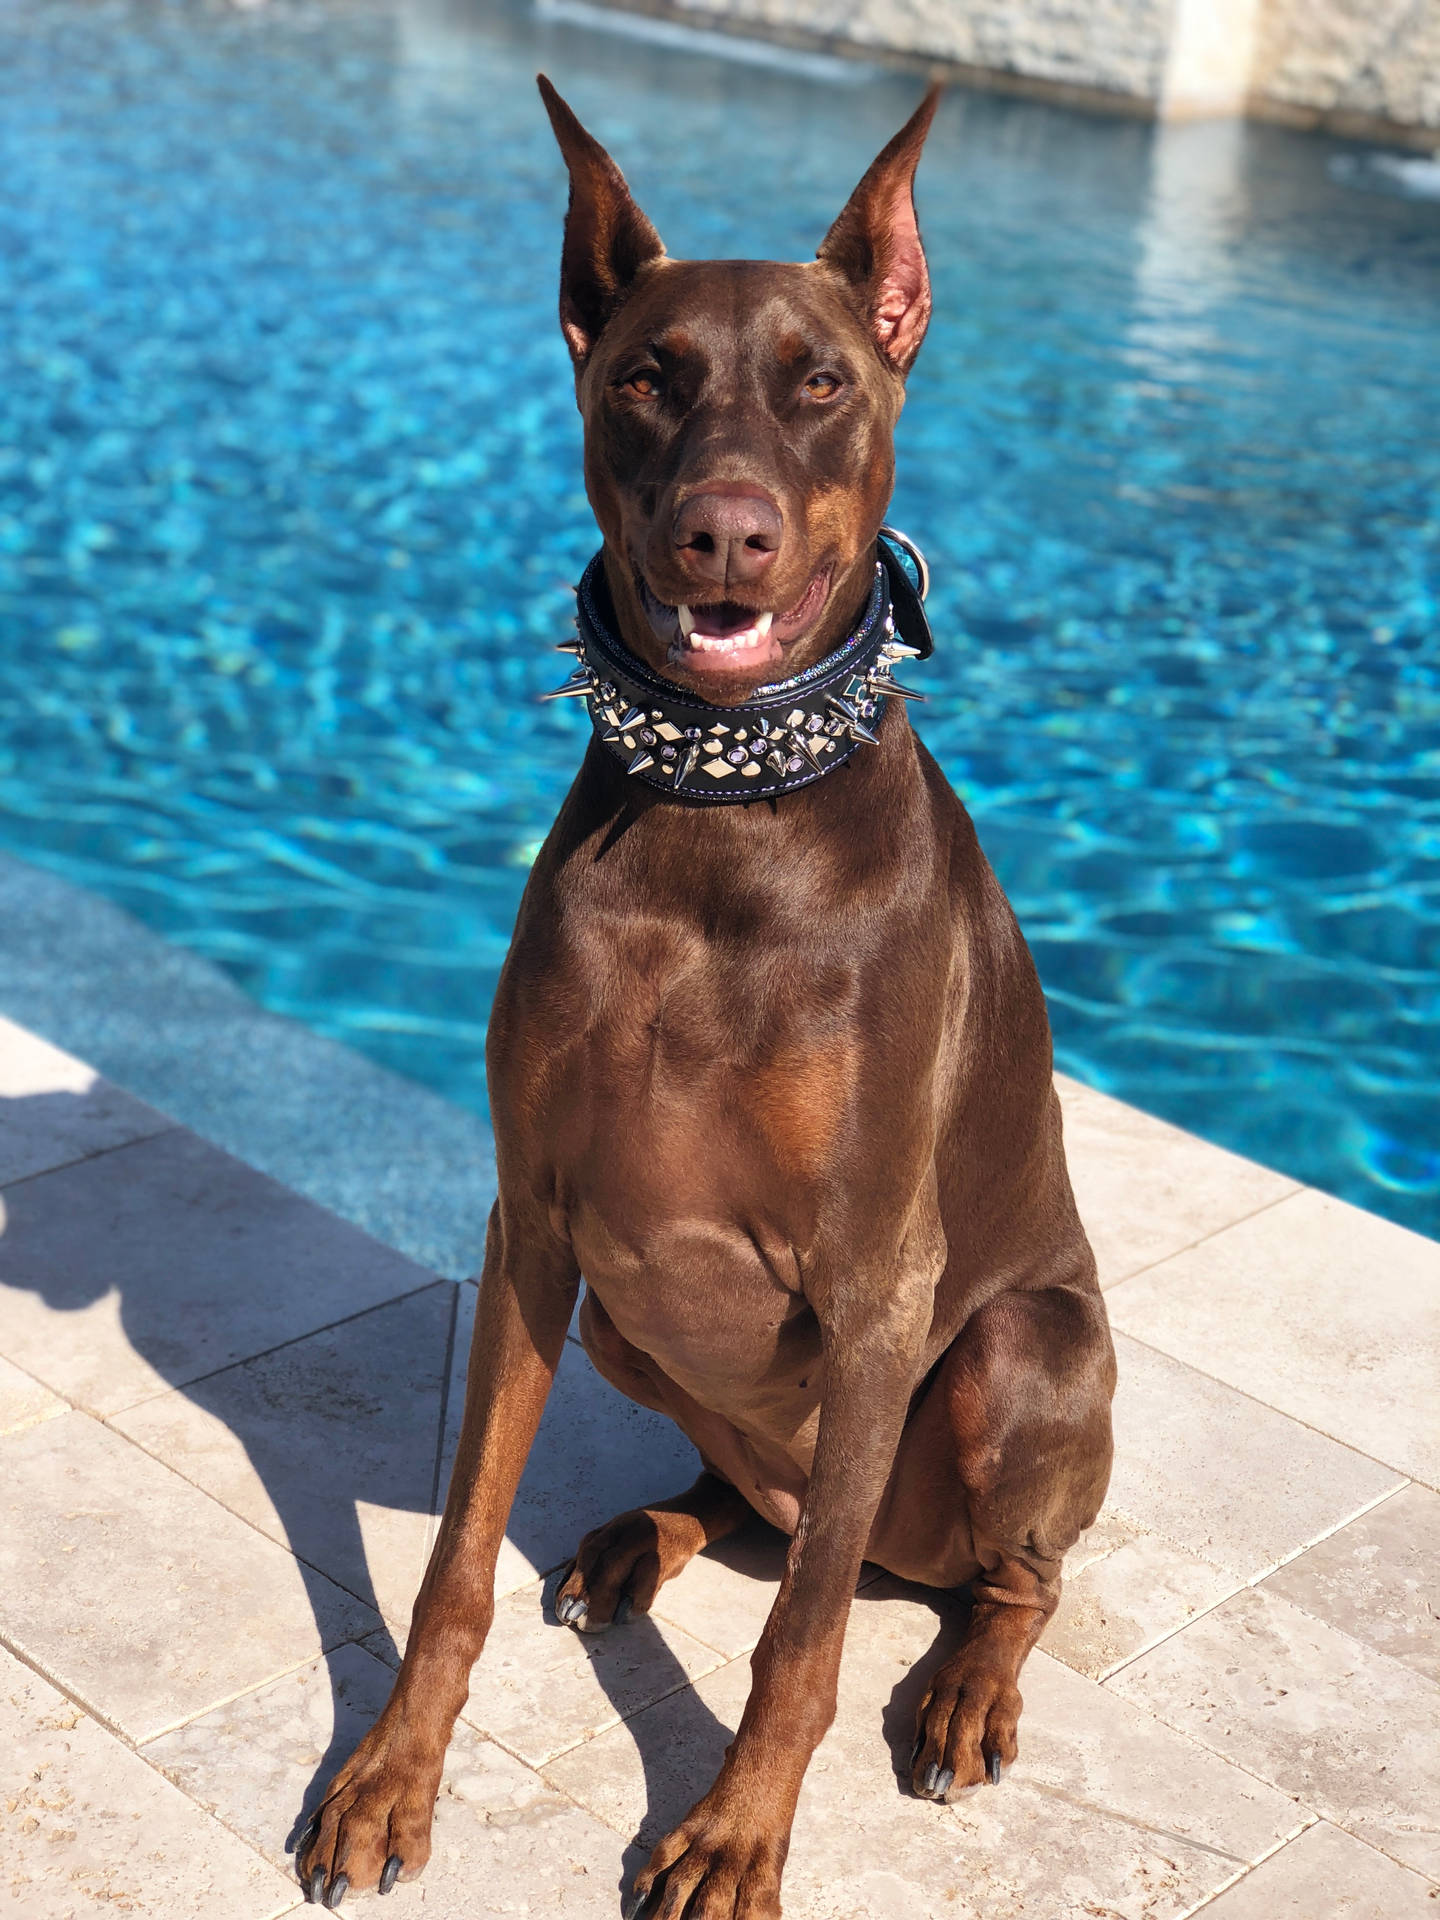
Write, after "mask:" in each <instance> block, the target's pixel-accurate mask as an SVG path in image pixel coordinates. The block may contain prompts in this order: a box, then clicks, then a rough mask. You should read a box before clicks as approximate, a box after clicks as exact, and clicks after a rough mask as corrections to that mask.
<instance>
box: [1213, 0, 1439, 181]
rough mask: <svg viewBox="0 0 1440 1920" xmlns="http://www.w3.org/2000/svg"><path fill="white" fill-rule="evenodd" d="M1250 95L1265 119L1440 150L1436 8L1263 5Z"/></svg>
mask: <svg viewBox="0 0 1440 1920" xmlns="http://www.w3.org/2000/svg"><path fill="white" fill-rule="evenodd" d="M1250 92H1251V99H1252V103H1253V104H1254V106H1255V107H1257V108H1258V109H1259V110H1260V111H1261V112H1264V111H1266V110H1267V109H1273V110H1276V111H1278V112H1280V113H1281V114H1282V115H1283V116H1284V117H1286V118H1291V117H1293V118H1296V119H1299V120H1301V121H1302V122H1313V123H1318V124H1321V125H1328V126H1330V127H1333V128H1334V129H1335V130H1336V131H1337V132H1342V133H1344V132H1351V131H1353V132H1357V133H1365V132H1371V131H1379V130H1383V126H1384V124H1385V123H1391V124H1393V125H1395V126H1396V127H1400V128H1405V129H1408V130H1410V131H1411V132H1412V133H1414V134H1425V133H1429V134H1431V135H1432V136H1433V137H1432V139H1431V140H1430V141H1429V144H1430V145H1432V146H1440V0H1263V4H1262V7H1261V11H1260V19H1259V22H1258V30H1257V33H1256V45H1255V60H1254V66H1253V69H1252V73H1251V81H1250Z"/></svg>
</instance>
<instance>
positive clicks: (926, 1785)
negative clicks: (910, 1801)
mask: <svg viewBox="0 0 1440 1920" xmlns="http://www.w3.org/2000/svg"><path fill="white" fill-rule="evenodd" d="M939 1778H940V1768H939V1766H938V1765H937V1763H936V1762H935V1761H934V1760H932V1761H931V1762H930V1764H929V1766H928V1767H927V1768H926V1769H925V1778H924V1779H923V1780H922V1781H921V1782H920V1791H921V1792H922V1793H923V1794H924V1795H925V1797H926V1798H927V1799H929V1798H931V1797H932V1796H933V1795H934V1792H935V1782H936V1781H937V1780H938V1779H939Z"/></svg>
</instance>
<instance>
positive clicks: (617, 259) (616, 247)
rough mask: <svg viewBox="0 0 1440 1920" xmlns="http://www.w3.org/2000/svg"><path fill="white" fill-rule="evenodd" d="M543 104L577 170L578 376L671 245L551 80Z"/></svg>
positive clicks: (572, 258)
mask: <svg viewBox="0 0 1440 1920" xmlns="http://www.w3.org/2000/svg"><path fill="white" fill-rule="evenodd" d="M536 79H537V82H538V84H539V87H540V97H541V99H542V100H543V101H544V102H545V111H546V112H547V113H548V114H549V116H550V124H551V126H552V127H553V128H554V129H555V138H556V139H557V140H558V141H559V143H560V151H561V153H562V154H563V155H564V156H565V164H566V166H567V167H568V168H569V169H570V205H569V208H568V210H567V212H566V215H565V247H564V251H563V252H562V254H561V256H560V330H561V332H562V333H563V334H564V335H565V340H566V344H567V345H568V346H569V348H570V357H571V359H572V360H573V361H574V362H575V365H576V367H577V369H578V368H579V367H581V366H583V365H584V363H585V361H586V360H587V359H588V358H589V355H590V349H591V348H592V347H593V346H594V344H595V342H596V341H597V340H598V339H599V337H600V334H601V332H602V330H603V329H604V326H605V323H606V321H607V320H608V319H609V318H610V316H611V315H612V314H613V313H614V312H615V309H616V308H617V307H618V306H619V305H620V302H621V301H622V300H623V299H624V297H625V295H626V293H627V292H628V291H629V289H630V284H631V282H632V281H633V280H634V278H635V276H636V274H637V273H638V272H639V271H640V269H641V267H643V266H644V265H645V264H646V263H647V262H648V261H651V260H658V259H660V258H661V257H662V256H663V254H664V252H665V247H664V243H663V242H662V241H661V238H660V236H659V234H658V233H657V232H656V231H655V229H654V227H652V226H651V224H650V222H649V221H648V220H647V219H646V218H645V216H644V214H643V213H642V212H641V211H640V209H639V207H637V206H636V204H635V202H634V201H633V200H632V199H631V197H630V189H629V187H627V186H626V184H625V176H624V174H622V173H621V171H620V169H619V168H618V167H617V166H616V164H615V162H614V161H613V160H612V159H611V158H610V156H609V154H608V153H607V152H606V151H605V149H604V147H602V146H601V144H600V142H599V141H598V140H597V139H596V138H595V137H594V135H593V134H589V133H587V132H586V131H585V129H584V127H582V126H581V124H580V122H579V121H578V120H577V119H576V118H575V115H574V114H573V113H572V112H571V110H570V108H569V106H568V105H567V104H566V103H565V101H563V100H562V99H561V98H560V95H559V94H558V93H557V92H556V91H555V89H554V87H552V86H551V84H550V82H549V81H548V80H547V79H546V78H545V76H544V74H543V73H542V74H537V76H536Z"/></svg>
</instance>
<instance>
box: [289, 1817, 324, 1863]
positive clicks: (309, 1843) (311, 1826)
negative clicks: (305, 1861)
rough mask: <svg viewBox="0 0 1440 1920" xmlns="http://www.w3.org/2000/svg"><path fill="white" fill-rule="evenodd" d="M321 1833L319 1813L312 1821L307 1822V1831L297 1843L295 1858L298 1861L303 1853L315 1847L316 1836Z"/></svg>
mask: <svg viewBox="0 0 1440 1920" xmlns="http://www.w3.org/2000/svg"><path fill="white" fill-rule="evenodd" d="M319 1831H320V1816H319V1814H318V1813H317V1814H316V1815H314V1817H313V1818H312V1819H309V1820H307V1821H306V1822H305V1831H304V1832H303V1833H302V1834H301V1835H300V1838H299V1839H298V1840H297V1841H296V1842H295V1857H296V1859H297V1860H298V1859H299V1857H300V1855H301V1854H302V1853H305V1852H306V1851H307V1850H308V1849H309V1848H311V1847H313V1846H314V1844H315V1836H316V1834H317V1833H319Z"/></svg>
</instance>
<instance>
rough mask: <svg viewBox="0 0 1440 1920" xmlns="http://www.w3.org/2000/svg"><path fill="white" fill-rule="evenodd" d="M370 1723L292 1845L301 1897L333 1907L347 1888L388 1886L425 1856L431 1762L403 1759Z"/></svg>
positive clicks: (433, 1774)
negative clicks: (377, 1736)
mask: <svg viewBox="0 0 1440 1920" xmlns="http://www.w3.org/2000/svg"><path fill="white" fill-rule="evenodd" d="M378 1734H380V1726H379V1725H378V1724H377V1725H376V1726H375V1727H373V1728H372V1729H371V1731H370V1733H369V1734H367V1735H366V1737H365V1739H364V1740H363V1741H362V1742H361V1743H360V1745H359V1746H358V1747H357V1748H356V1749H355V1752H354V1753H353V1754H352V1755H351V1757H350V1759H349V1761H348V1762H347V1763H346V1765H345V1766H344V1767H342V1768H341V1770H340V1772H339V1773H338V1774H336V1776H335V1778H334V1779H333V1780H332V1781H331V1782H330V1785H329V1787H328V1788H327V1789H326V1793H325V1798H324V1800H323V1802H322V1803H321V1805H320V1807H319V1808H318V1809H317V1810H316V1812H315V1814H314V1816H313V1818H312V1819H311V1821H310V1824H309V1826H308V1827H307V1828H306V1830H305V1832H304V1833H303V1834H302V1835H301V1837H300V1841H299V1844H298V1845H297V1846H296V1849H295V1868H296V1871H297V1873H298V1874H299V1876H300V1884H301V1886H302V1887H303V1888H304V1889H305V1898H306V1900H307V1901H309V1902H310V1903H311V1904H312V1905H314V1906H323V1907H330V1908H332V1909H333V1908H335V1907H338V1906H339V1905H340V1903H341V1902H342V1901H343V1900H344V1898H345V1896H346V1894H347V1893H349V1892H351V1891H352V1890H353V1891H355V1892H357V1893H359V1892H366V1891H368V1890H369V1889H370V1888H372V1887H373V1888H375V1889H376V1890H377V1891H378V1892H380V1893H389V1891H390V1889H391V1888H392V1887H393V1886H394V1885H395V1882H396V1881H397V1880H400V1879H404V1880H413V1879H414V1878H415V1876H416V1875H417V1874H418V1873H419V1872H420V1871H421V1869H422V1868H423V1867H424V1865H425V1863H426V1861H427V1860H428V1859H429V1858H430V1822H431V1819H432V1816H433V1814H434V1811H435V1796H436V1794H437V1793H438V1792H439V1789H440V1775H439V1771H438V1769H435V1768H433V1767H431V1766H428V1765H426V1766H421V1765H418V1764H416V1763H415V1762H414V1761H413V1760H409V1761H407V1760H406V1759H405V1758H404V1757H403V1756H402V1755H401V1754H400V1753H399V1752H397V1751H396V1750H394V1749H393V1748H392V1747H391V1746H390V1743H389V1742H388V1741H387V1740H386V1739H385V1738H384V1736H383V1735H382V1736H381V1737H380V1738H379V1739H376V1737H375V1736H376V1735H378Z"/></svg>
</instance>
